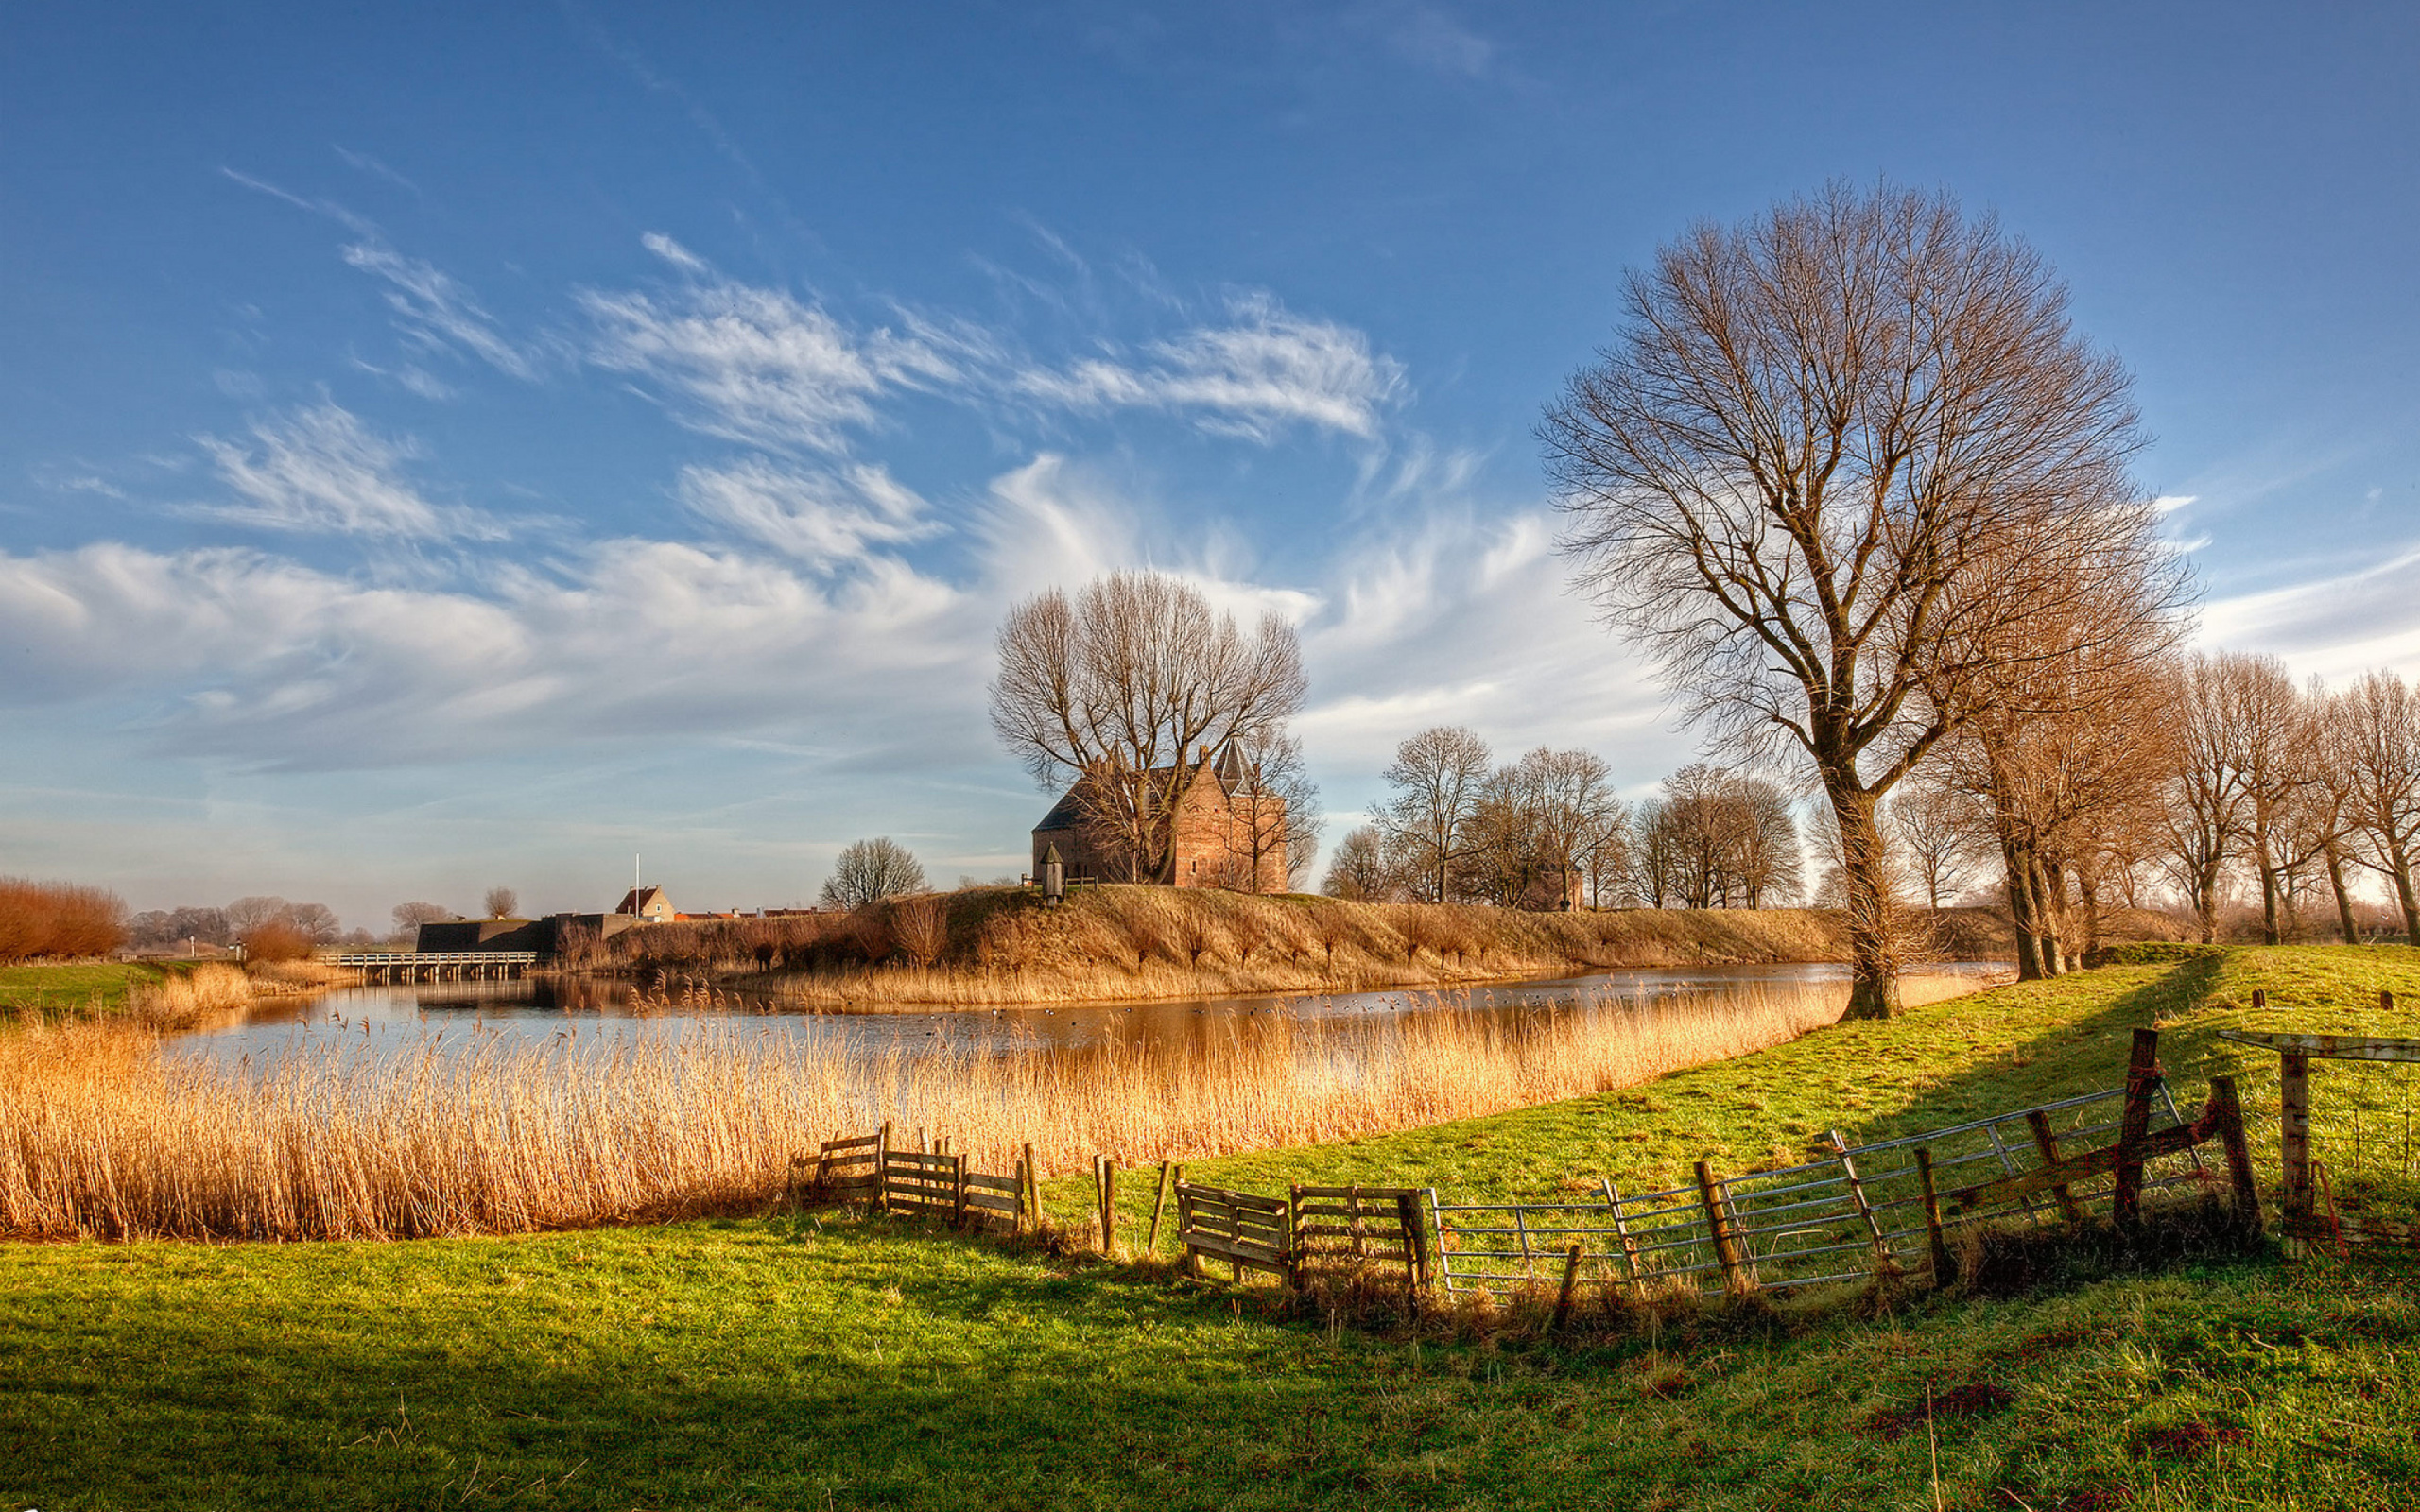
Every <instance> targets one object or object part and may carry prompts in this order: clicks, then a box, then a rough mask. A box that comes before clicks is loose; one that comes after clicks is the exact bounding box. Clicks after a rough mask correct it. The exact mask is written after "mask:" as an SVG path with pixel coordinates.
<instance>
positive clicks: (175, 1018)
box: [126, 961, 254, 1029]
mask: <svg viewBox="0 0 2420 1512" xmlns="http://www.w3.org/2000/svg"><path fill="white" fill-rule="evenodd" d="M253 992H254V988H253V983H252V979H251V977H250V976H248V975H246V974H245V973H244V971H243V969H242V968H240V967H235V966H229V965H225V964H223V963H220V962H216V961H205V962H203V963H202V964H201V965H199V966H196V967H192V968H189V969H186V970H182V971H170V972H169V973H167V974H166V975H164V976H163V977H161V978H159V979H158V980H157V981H150V982H146V981H140V980H137V981H132V982H129V983H128V984H127V988H126V1009H127V1013H128V1015H129V1016H130V1017H131V1018H133V1019H135V1020H137V1021H139V1022H143V1023H145V1024H148V1025H150V1026H152V1027H155V1028H160V1029H190V1028H192V1027H194V1026H195V1025H197V1024H199V1023H200V1022H203V1021H205V1020H207V1019H210V1018H212V1017H214V1016H216V1015H218V1014H221V1013H225V1012H227V1011H229V1010H231V1009H234V1008H240V1007H242V1006H244V1005H246V1004H249V1003H251V1001H252V996H253Z"/></svg>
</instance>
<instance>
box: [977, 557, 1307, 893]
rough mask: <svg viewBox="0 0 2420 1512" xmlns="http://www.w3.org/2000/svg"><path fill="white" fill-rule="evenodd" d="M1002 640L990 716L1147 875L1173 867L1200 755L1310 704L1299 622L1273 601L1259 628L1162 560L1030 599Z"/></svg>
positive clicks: (1108, 846)
mask: <svg viewBox="0 0 2420 1512" xmlns="http://www.w3.org/2000/svg"><path fill="white" fill-rule="evenodd" d="M998 648H999V658H1000V670H999V675H998V676H997V677H996V678H994V679H993V682H992V728H993V729H994V730H996V731H997V732H998V733H999V736H1000V738H1001V739H1002V740H1004V741H1006V742H1007V743H1008V745H1009V747H1010V748H1011V750H1014V751H1015V752H1017V754H1018V755H1019V756H1021V757H1022V758H1023V759H1024V761H1025V763H1026V767H1027V769H1028V770H1029V771H1030V772H1031V773H1032V774H1033V778H1034V781H1035V782H1037V783H1038V784H1040V785H1041V786H1042V787H1043V788H1044V789H1045V790H1049V789H1052V788H1055V787H1058V786H1060V785H1062V784H1065V783H1070V782H1072V783H1073V784H1074V787H1075V791H1076V792H1077V795H1078V798H1079V801H1080V805H1081V807H1082V809H1083V812H1084V817H1085V820H1086V826H1087V829H1088V830H1089V831H1090V832H1092V833H1093V835H1094V836H1095V839H1096V841H1097V842H1098V844H1099V845H1100V846H1101V847H1102V848H1103V850H1104V851H1108V852H1110V853H1114V854H1116V855H1119V856H1122V857H1123V859H1124V862H1125V866H1126V868H1127V871H1128V874H1129V876H1130V877H1132V879H1133V880H1136V881H1144V880H1150V881H1160V880H1165V879H1166V876H1167V872H1168V869H1169V868H1170V866H1171V864H1172V861H1171V858H1172V856H1173V854H1174V850H1173V843H1172V841H1173V836H1172V835H1171V833H1170V821H1171V819H1172V818H1173V816H1174V814H1175V810H1176V805H1177V800H1178V799H1179V797H1180V795H1182V793H1183V792H1184V788H1185V786H1186V784H1187V783H1189V782H1191V781H1192V779H1193V777H1194V775H1195V774H1196V772H1197V771H1198V770H1199V769H1200V767H1201V765H1205V764H1207V763H1208V762H1210V761H1211V760H1213V759H1214V757H1215V756H1216V755H1217V754H1218V753H1219V752H1220V751H1222V750H1224V749H1225V748H1226V747H1227V746H1228V744H1229V743H1230V742H1241V741H1245V740H1248V739H1252V738H1254V737H1258V736H1263V735H1266V734H1270V733H1272V732H1282V730H1283V728H1284V726H1285V724H1286V721H1288V719H1290V718H1292V717H1293V715H1294V714H1295V713H1297V712H1298V711H1299V710H1300V709H1301V708H1302V704H1303V696H1304V689H1305V684H1304V680H1303V655H1302V645H1301V642H1300V640H1299V638H1298V637H1297V636H1296V635H1295V633H1294V628H1293V627H1292V626H1290V625H1288V624H1287V623H1286V622H1285V621H1284V620H1283V619H1281V618H1280V617H1278V616H1277V615H1275V614H1265V615H1263V616H1262V617H1261V620H1260V624H1259V627H1257V629H1256V630H1255V631H1254V632H1253V634H1250V635H1247V634H1245V633H1244V632H1243V631H1242V630H1241V629H1239V628H1238V627H1236V621H1235V616H1233V615H1231V614H1219V613H1216V612H1214V611H1213V610H1211V608H1210V605H1209V601H1208V600H1206V599H1204V598H1203V597H1202V596H1201V593H1199V592H1198V591H1196V590H1195V589H1193V588H1191V587H1189V586H1187V585H1186V584H1184V583H1183V582H1180V581H1179V580H1177V579H1176V578H1174V577H1171V576H1167V575H1166V574H1164V573H1113V574H1111V575H1110V576H1106V577H1101V578H1097V579H1095V580H1094V581H1093V582H1092V583H1091V584H1089V585H1088V586H1086V587H1085V589H1084V590H1083V591H1082V592H1081V593H1078V594H1077V595H1076V596H1075V597H1073V598H1072V599H1071V598H1069V597H1068V596H1067V594H1065V593H1062V592H1060V591H1059V590H1056V589H1053V590H1051V591H1050V592H1048V593H1043V594H1040V595H1038V596H1036V597H1034V598H1030V599H1028V600H1026V601H1025V602H1024V603H1022V604H1019V605H1017V606H1016V607H1015V608H1014V609H1012V610H1010V612H1009V617H1008V619H1007V620H1006V621H1004V622H1003V623H1002V625H1001V626H1000V633H999V641H998Z"/></svg>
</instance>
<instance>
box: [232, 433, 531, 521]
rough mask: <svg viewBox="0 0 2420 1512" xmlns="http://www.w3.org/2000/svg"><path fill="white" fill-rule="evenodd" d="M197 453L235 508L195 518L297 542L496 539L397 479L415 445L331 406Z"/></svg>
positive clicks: (467, 515) (465, 515)
mask: <svg viewBox="0 0 2420 1512" xmlns="http://www.w3.org/2000/svg"><path fill="white" fill-rule="evenodd" d="M199 445H200V447H201V449H202V451H203V452H204V453H205V454H207V455H208V456H209V457H210V459H211V461H212V463H213V464H214V465H215V466H216V468H217V470H218V475H219V477H220V478H221V479H222V480H223V481H224V482H225V483H226V484H227V486H228V488H229V489H231V490H233V492H234V494H235V497H236V501H237V502H234V503H232V504H216V505H198V506H194V507H192V508H191V509H190V510H189V512H191V513H194V514H198V515H201V516H205V517H207V518H211V519H216V520H223V521H226V522H228V523H230V524H240V525H250V526H252V527H254V528H257V529H263V530H279V531H288V532H293V533H296V534H336V535H349V536H364V537H386V538H390V539H406V540H423V541H433V540H439V539H442V538H446V537H470V538H473V539H479V540H496V539H500V538H501V537H502V536H503V535H504V534H505V532H504V531H503V530H502V529H501V528H500V527H498V526H497V525H496V524H493V522H490V521H487V520H484V519H482V518H480V517H479V516H478V515H476V514H475V513H474V512H472V511H470V510H468V509H463V508H460V507H450V506H439V505H435V504H432V503H430V502H429V501H428V500H427V499H426V498H424V497H423V496H422V494H421V492H420V490H418V489H416V488H415V487H413V485H412V483H411V482H410V480H409V479H408V478H407V477H406V476H405V473H404V468H405V465H406V463H408V462H410V461H411V460H413V459H414V458H415V457H417V456H418V455H419V450H420V449H419V446H418V444H417V443H415V442H414V441H412V440H411V439H409V438H390V437H387V436H383V435H381V434H379V433H378V432H377V431H374V430H372V428H371V427H370V426H368V425H366V424H364V423H362V421H361V420H360V419H359V417H357V416H355V415H354V414H353V412H352V411H350V410H347V409H344V408H342V407H340V406H338V405H336V404H313V405H309V406H307V407H304V408H302V409H298V410H294V411H292V412H290V413H288V414H286V415H284V416H281V417H276V418H273V419H269V420H264V421H256V422H255V423H254V424H253V425H252V427H251V439H250V441H249V443H239V442H235V441H229V440H224V439H221V438H218V437H215V436H204V437H202V438H199Z"/></svg>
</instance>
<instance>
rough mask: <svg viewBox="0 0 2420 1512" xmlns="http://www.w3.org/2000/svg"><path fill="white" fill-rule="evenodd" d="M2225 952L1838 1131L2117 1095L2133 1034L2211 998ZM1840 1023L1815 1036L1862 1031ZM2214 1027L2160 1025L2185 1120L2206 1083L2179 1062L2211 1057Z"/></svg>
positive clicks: (1871, 1131) (1906, 1131)
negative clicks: (2194, 1079)
mask: <svg viewBox="0 0 2420 1512" xmlns="http://www.w3.org/2000/svg"><path fill="white" fill-rule="evenodd" d="M2224 968H2225V960H2224V957H2223V956H2221V955H2206V956H2197V957H2195V958H2192V959H2189V960H2185V961H2182V962H2179V963H2178V964H2176V965H2174V966H2172V967H2170V968H2169V970H2167V971H2162V972H2161V973H2160V974H2159V975H2158V976H2157V977H2155V978H2153V979H2152V980H2151V981H2148V982H2145V983H2142V984H2141V985H2139V986H2137V987H2134V988H2129V989H2128V990H2126V991H2124V992H2121V993H2119V994H2118V995H2117V996H2116V997H2115V998H2113V999H2111V1000H2110V1002H2109V1004H2108V1005H2107V1006H2105V1007H2103V1008H2101V1009H2100V1010H2099V1011H2098V1012H2095V1013H2092V1014H2090V1015H2088V1016H2085V1017H2083V1018H2079V1019H2075V1020H2071V1021H2068V1022H2065V1023H2063V1024H2061V1025H2060V1026H2059V1027H2057V1028H2056V1029H2052V1030H2048V1031H2047V1032H2045V1033H2042V1034H2039V1035H2036V1036H2034V1037H2033V1038H2031V1039H2030V1040H2024V1041H2022V1042H2020V1043H2019V1044H2017V1045H2015V1046H2014V1047H2013V1048H2012V1050H2011V1051H2010V1053H2009V1054H2008V1055H2007V1056H2005V1057H1993V1058H1991V1059H1989V1060H1984V1061H1980V1062H1970V1063H1969V1064H1967V1065H1965V1066H1964V1067H1962V1069H1960V1070H1957V1071H1954V1072H1951V1073H1950V1074H1946V1075H1945V1076H1943V1077H1942V1078H1941V1079H1940V1080H1938V1081H1936V1082H1933V1083H1932V1084H1930V1085H1928V1086H1927V1087H1926V1088H1925V1089H1924V1090H1922V1091H1919V1092H1918V1093H1916V1095H1915V1096H1913V1097H1912V1098H1910V1100H1909V1101H1908V1102H1907V1103H1906V1104H1905V1105H1904V1106H1902V1107H1900V1108H1893V1109H1892V1110H1891V1111H1889V1112H1887V1113H1879V1114H1876V1115H1875V1116H1873V1117H1871V1118H1865V1119H1856V1118H1848V1119H1845V1120H1844V1121H1843V1122H1842V1123H1841V1125H1840V1128H1841V1132H1842V1133H1844V1134H1845V1135H1847V1136H1848V1140H1849V1143H1852V1144H1861V1143H1874V1142H1876V1141H1881V1140H1893V1139H1900V1138H1904V1137H1906V1136H1908V1135H1910V1134H1921V1133H1924V1132H1926V1131H1927V1130H1929V1129H1936V1128H1945V1127H1948V1126H1950V1125H1957V1124H1963V1123H1968V1122H1971V1121H1972V1120H1975V1119H1979V1118H1985V1117H1989V1116H1990V1115H1992V1114H1995V1113H2007V1112H2011V1111H2014V1110H2015V1109H2017V1108H2029V1107H2032V1106H2035V1105H2037V1104H2041V1103H2049V1102H2056V1101H2059V1100H2060V1099H2062V1098H2066V1097H2074V1096H2077V1095H2080V1094H2082V1093H2083V1092H2089V1091H2116V1090H2119V1089H2122V1088H2123V1087H2124V1086H2125V1084H2126V1057H2127V1056H2128V1054H2129V1052H2130V1051H2131V1050H2132V1049H2133V1043H2134V1031H2135V1030H2136V1029H2149V1028H2152V1027H2154V1026H2156V1025H2157V1024H2158V1023H2159V1022H2160V1021H2161V1020H2163V1019H2174V1018H2177V1017H2180V1016H2182V1015H2184V1014H2187V1013H2188V1012H2190V1011H2191V1010H2192V1009H2193V1008H2194V1007H2195V1006H2196V1005H2199V1004H2201V1003H2202V1002H2203V1001H2204V1000H2205V999H2206V998H2208V996H2209V995H2210V993H2211V991H2212V989H2213V988H2216V987H2217V985H2218V983H2219V980H2220V978H2221V975H2222V974H2223V972H2224ZM1857 1027H1858V1026H1857V1025H1841V1026H1840V1027H1838V1028H1835V1029H1831V1030H1818V1031H1817V1033H1818V1034H1839V1033H1842V1032H1855V1030H1856V1029H1857ZM2219 1042H2220V1041H2219V1040H2218V1039H2217V1031H2216V1028H2215V1027H2212V1026H2207V1025H2201V1024H2196V1025H2189V1026H2187V1027H2184V1028H2181V1029H2169V1030H2163V1031H2162V1033H2161V1037H2160V1059H2161V1063H2162V1065H2163V1066H2164V1067H2166V1068H2167V1070H2168V1072H2169V1091H2170V1093H2171V1095H2173V1096H2174V1097H2175V1099H2176V1104H2177V1109H2178V1111H2179V1112H2181V1113H2185V1115H2186V1116H2187V1118H2190V1117H2191V1116H2192V1115H2191V1113H2190V1111H2189V1110H2188V1104H2189V1105H2190V1106H2191V1107H2199V1106H2200V1104H2201V1101H2202V1098H2203V1097H2204V1095H2205V1092H2206V1089H2205V1088H2204V1087H2202V1086H2198V1085H2188V1083H2187V1080H2186V1078H2185V1077H2184V1076H2182V1075H2180V1074H2179V1071H2180V1068H2183V1067H2198V1066H2200V1065H2202V1064H2203V1063H2204V1062H2206V1061H2207V1060H2208V1059H2209V1058H2210V1057H2209V1047H2210V1046H2211V1045H2213V1044H2216V1043H2219Z"/></svg>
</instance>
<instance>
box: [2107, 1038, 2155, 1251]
mask: <svg viewBox="0 0 2420 1512" xmlns="http://www.w3.org/2000/svg"><path fill="white" fill-rule="evenodd" d="M2158 1084H2159V1031H2158V1030H2157V1029H2137V1030H2135V1047H2134V1049H2133V1051H2132V1052H2131V1053H2130V1054H2129V1055H2128V1056H2127V1057H2126V1110H2125V1112H2124V1113H2123V1114H2122V1115H2120V1117H2119V1120H2118V1194H2117V1218H2118V1223H2119V1224H2121V1225H2123V1224H2131V1223H2134V1222H2135V1221H2136V1220H2137V1219H2139V1218H2140V1217H2141V1216H2142V1201H2143V1155H2142V1145H2143V1137H2144V1136H2145V1135H2147V1134H2149V1133H2150V1132H2151V1127H2152V1088H2153V1087H2155V1086H2157V1085H2158Z"/></svg>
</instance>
